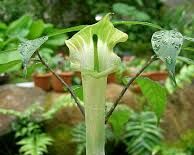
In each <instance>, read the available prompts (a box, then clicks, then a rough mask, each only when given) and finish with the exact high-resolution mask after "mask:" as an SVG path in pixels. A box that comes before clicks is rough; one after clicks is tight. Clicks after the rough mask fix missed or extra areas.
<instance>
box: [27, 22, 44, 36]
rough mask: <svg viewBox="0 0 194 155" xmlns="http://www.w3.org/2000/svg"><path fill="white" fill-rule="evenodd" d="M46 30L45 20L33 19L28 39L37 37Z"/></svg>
mask: <svg viewBox="0 0 194 155" xmlns="http://www.w3.org/2000/svg"><path fill="white" fill-rule="evenodd" d="M43 31H44V22H43V21H42V20H37V21H33V23H32V25H31V27H30V32H29V34H28V39H35V38H39V37H41V35H42V33H43Z"/></svg>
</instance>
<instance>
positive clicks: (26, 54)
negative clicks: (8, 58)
mask: <svg viewBox="0 0 194 155" xmlns="http://www.w3.org/2000/svg"><path fill="white" fill-rule="evenodd" d="M47 40H48V37H47V36H44V37H41V38H38V39H35V40H27V41H25V42H23V43H21V44H20V46H19V51H20V54H21V56H22V60H23V64H24V67H25V68H26V66H27V64H28V63H29V61H30V58H31V57H32V55H33V54H34V52H36V51H37V50H38V49H39V48H40V47H41V45H42V44H44V43H45V42H46V41H47Z"/></svg>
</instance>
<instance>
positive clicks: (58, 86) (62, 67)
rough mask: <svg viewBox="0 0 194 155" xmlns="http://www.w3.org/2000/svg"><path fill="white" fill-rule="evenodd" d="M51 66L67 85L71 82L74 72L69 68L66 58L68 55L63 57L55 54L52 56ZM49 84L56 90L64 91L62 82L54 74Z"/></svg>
mask: <svg viewBox="0 0 194 155" xmlns="http://www.w3.org/2000/svg"><path fill="white" fill-rule="evenodd" d="M52 67H53V68H54V69H55V71H56V73H57V74H58V75H59V76H60V77H61V78H62V79H63V80H64V81H65V82H66V83H67V84H68V85H71V84H72V77H73V74H74V73H73V72H72V71H71V69H70V61H69V60H68V57H66V58H65V59H64V58H63V57H62V56H61V55H56V56H55V57H53V58H52ZM51 85H52V88H53V89H54V90H55V91H56V92H63V91H64V86H63V84H62V83H61V82H60V81H59V80H58V79H57V78H56V77H55V76H54V75H52V78H51Z"/></svg>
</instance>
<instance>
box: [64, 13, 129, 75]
mask: <svg viewBox="0 0 194 155" xmlns="http://www.w3.org/2000/svg"><path fill="white" fill-rule="evenodd" d="M109 18H110V14H108V15H106V16H105V17H104V18H103V19H102V20H101V21H99V22H98V23H96V24H93V25H90V26H87V27H85V28H83V29H82V30H80V31H79V32H78V33H76V34H75V35H74V36H73V37H72V38H71V39H69V40H66V45H67V46H68V48H69V50H70V61H71V64H72V68H74V69H75V70H77V71H81V72H82V73H84V74H90V75H91V76H93V77H97V76H98V75H99V74H100V76H107V75H108V74H109V73H111V72H114V71H115V69H116V68H117V67H118V65H119V64H120V62H121V60H120V58H119V57H118V56H117V55H116V54H114V53H113V48H114V46H115V45H116V44H117V43H119V42H124V41H126V40H127V38H128V36H127V34H125V33H123V32H121V31H119V30H118V29H116V28H114V26H113V24H112V23H111V22H110V19H109ZM94 36H96V38H97V43H96V44H97V47H96V48H94V41H93V37H94ZM95 49H96V50H97V51H96V53H97V54H95ZM95 56H98V64H99V71H96V70H95V65H96V63H94V62H95V60H97V59H96V58H95ZM101 73H103V74H101Z"/></svg>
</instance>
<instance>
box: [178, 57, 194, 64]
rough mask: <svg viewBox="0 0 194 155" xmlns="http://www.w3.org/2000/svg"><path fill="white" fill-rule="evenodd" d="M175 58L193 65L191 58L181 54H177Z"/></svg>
mask: <svg viewBox="0 0 194 155" xmlns="http://www.w3.org/2000/svg"><path fill="white" fill-rule="evenodd" d="M177 59H178V60H180V61H183V62H185V63H186V64H189V65H194V60H192V59H189V58H186V57H182V56H178V57H177Z"/></svg>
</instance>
